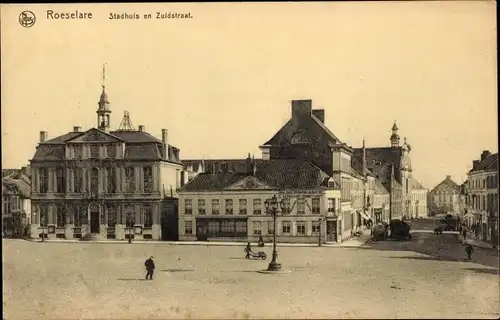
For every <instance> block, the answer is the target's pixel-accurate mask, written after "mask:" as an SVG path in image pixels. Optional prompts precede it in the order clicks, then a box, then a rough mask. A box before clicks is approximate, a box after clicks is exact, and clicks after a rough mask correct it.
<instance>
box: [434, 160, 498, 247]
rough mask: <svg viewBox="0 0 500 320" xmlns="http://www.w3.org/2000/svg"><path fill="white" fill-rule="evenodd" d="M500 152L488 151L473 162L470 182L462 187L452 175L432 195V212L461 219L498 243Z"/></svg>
mask: <svg viewBox="0 0 500 320" xmlns="http://www.w3.org/2000/svg"><path fill="white" fill-rule="evenodd" d="M498 181H499V180H498V153H494V154H492V153H491V152H490V151H488V150H485V151H483V152H482V153H481V155H480V157H479V159H477V160H474V161H473V162H472V168H471V169H470V170H469V172H467V180H466V181H465V182H464V183H463V184H461V185H458V184H457V183H455V182H454V181H453V180H452V179H451V177H450V176H447V177H446V179H445V180H443V181H442V182H441V183H439V184H438V185H437V186H436V187H434V188H433V189H432V190H431V191H430V193H429V197H428V198H429V199H430V200H431V202H430V204H429V208H430V210H431V211H436V212H443V213H450V214H453V215H456V216H458V217H459V218H461V219H462V220H463V221H464V222H465V223H466V224H467V225H468V226H469V227H470V228H471V229H472V231H473V234H475V235H477V237H478V238H479V239H480V240H483V241H487V242H491V243H493V244H494V245H496V244H497V243H498V207H499V198H498V188H499V185H498Z"/></svg>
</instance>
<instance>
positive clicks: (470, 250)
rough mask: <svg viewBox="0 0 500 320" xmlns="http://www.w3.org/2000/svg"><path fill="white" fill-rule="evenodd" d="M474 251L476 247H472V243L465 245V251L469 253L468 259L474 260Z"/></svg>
mask: <svg viewBox="0 0 500 320" xmlns="http://www.w3.org/2000/svg"><path fill="white" fill-rule="evenodd" d="M472 252H474V249H473V248H472V246H471V245H470V244H468V245H467V246H466V247H465V253H467V259H468V260H472Z"/></svg>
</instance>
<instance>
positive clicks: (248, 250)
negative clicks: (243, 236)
mask: <svg viewBox="0 0 500 320" xmlns="http://www.w3.org/2000/svg"><path fill="white" fill-rule="evenodd" d="M245 251H246V252H247V255H246V256H245V258H246V259H250V252H251V251H252V247H251V246H250V242H248V243H247V247H246V249H245Z"/></svg>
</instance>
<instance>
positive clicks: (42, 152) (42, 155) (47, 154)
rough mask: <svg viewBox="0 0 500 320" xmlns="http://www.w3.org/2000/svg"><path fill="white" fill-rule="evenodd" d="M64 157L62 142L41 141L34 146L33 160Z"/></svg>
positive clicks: (49, 159)
mask: <svg viewBox="0 0 500 320" xmlns="http://www.w3.org/2000/svg"><path fill="white" fill-rule="evenodd" d="M62 159H64V145H63V144H59V145H57V144H45V143H41V144H40V145H39V146H38V147H36V151H35V155H34V156H33V160H48V161H52V160H62Z"/></svg>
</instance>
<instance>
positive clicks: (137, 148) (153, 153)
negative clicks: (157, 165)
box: [125, 143, 161, 160]
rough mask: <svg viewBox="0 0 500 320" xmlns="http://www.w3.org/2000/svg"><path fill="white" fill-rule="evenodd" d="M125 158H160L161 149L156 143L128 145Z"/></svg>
mask: <svg viewBox="0 0 500 320" xmlns="http://www.w3.org/2000/svg"><path fill="white" fill-rule="evenodd" d="M125 159H130V160H139V159H142V160H160V159H161V154H160V150H159V149H158V147H157V146H156V144H152V143H150V144H146V145H128V146H126V148H125Z"/></svg>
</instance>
